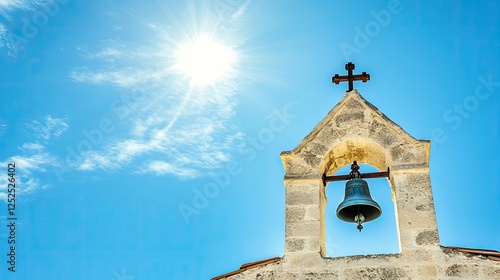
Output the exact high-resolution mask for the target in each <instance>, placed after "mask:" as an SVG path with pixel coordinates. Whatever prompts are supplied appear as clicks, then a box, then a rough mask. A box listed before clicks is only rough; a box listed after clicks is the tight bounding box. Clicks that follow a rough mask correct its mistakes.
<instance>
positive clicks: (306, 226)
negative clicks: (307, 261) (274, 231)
mask: <svg viewBox="0 0 500 280" xmlns="http://www.w3.org/2000/svg"><path fill="white" fill-rule="evenodd" d="M285 236H286V237H287V238H288V237H300V236H310V237H316V238H318V239H319V238H320V236H321V230H320V222H319V221H301V222H288V223H287V224H286V225H285Z"/></svg>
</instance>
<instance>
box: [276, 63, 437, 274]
mask: <svg viewBox="0 0 500 280" xmlns="http://www.w3.org/2000/svg"><path fill="white" fill-rule="evenodd" d="M346 69H347V70H348V71H349V75H348V76H339V75H335V76H334V77H333V78H332V81H333V82H334V83H338V82H342V81H347V82H349V90H348V91H347V92H346V93H345V95H344V97H343V98H342V99H341V101H340V102H339V103H338V104H337V105H336V106H335V107H334V108H333V109H332V110H331V111H330V112H329V113H328V115H327V116H326V117H325V118H324V119H323V120H322V121H321V122H320V123H319V124H318V125H317V126H316V127H315V128H314V129H313V130H312V132H311V133H309V135H307V137H305V138H304V139H303V140H302V141H301V142H300V144H299V145H298V146H297V147H296V148H295V149H293V150H292V151H286V152H282V153H281V160H282V162H283V165H284V168H285V177H284V183H285V196H286V197H285V204H286V206H285V257H284V260H285V264H286V263H288V264H289V265H290V267H293V266H294V265H298V263H301V264H302V265H303V264H304V263H305V264H306V265H312V266H314V265H316V264H318V261H319V260H320V259H322V258H324V257H325V256H326V250H325V248H326V246H325V245H326V244H325V223H326V221H325V206H326V204H327V197H326V196H325V187H326V184H327V183H326V182H325V181H324V178H322V177H324V176H330V175H331V174H334V173H335V172H336V171H337V170H338V169H340V168H341V167H343V166H345V165H350V164H352V163H353V162H355V161H356V162H358V163H363V164H370V165H372V166H374V167H376V168H377V169H379V170H380V171H385V170H388V169H390V173H389V172H387V176H388V177H389V182H390V185H391V189H392V197H393V201H394V209H395V214H396V217H395V218H396V224H397V231H398V238H399V245H400V250H401V254H402V255H408V256H410V255H412V254H414V253H415V252H417V251H419V250H422V249H424V248H425V249H431V248H434V249H435V250H439V246H437V245H439V238H438V233H437V224H436V215H435V210H434V203H433V198H432V190H431V183H430V177H429V152H430V141H427V140H417V139H415V138H413V137H412V136H411V135H409V134H408V133H406V132H405V131H404V130H403V129H402V128H401V127H399V126H398V125H397V124H395V123H394V122H392V121H391V120H390V119H389V118H387V117H386V116H385V115H384V114H383V113H382V112H380V111H379V110H378V109H377V108H376V107H375V106H373V105H372V104H370V103H369V102H368V101H366V100H365V99H364V98H363V97H362V96H361V95H360V94H359V93H358V92H357V91H356V90H354V89H352V81H354V80H362V81H363V82H365V81H367V80H369V79H370V76H369V75H368V74H366V73H365V72H363V74H361V75H353V74H352V70H354V64H352V63H348V64H347V65H346ZM375 207H376V206H375ZM354 216H356V215H353V218H354Z"/></svg>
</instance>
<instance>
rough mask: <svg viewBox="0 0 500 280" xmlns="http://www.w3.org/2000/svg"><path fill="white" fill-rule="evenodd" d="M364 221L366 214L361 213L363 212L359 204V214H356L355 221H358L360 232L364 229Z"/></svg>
mask: <svg viewBox="0 0 500 280" xmlns="http://www.w3.org/2000/svg"><path fill="white" fill-rule="evenodd" d="M364 221H365V216H363V214H361V212H360V211H359V206H358V215H356V216H354V222H356V223H358V226H357V227H356V228H357V229H358V230H359V232H361V230H362V229H363V226H362V225H361V224H362V223H363V222H364Z"/></svg>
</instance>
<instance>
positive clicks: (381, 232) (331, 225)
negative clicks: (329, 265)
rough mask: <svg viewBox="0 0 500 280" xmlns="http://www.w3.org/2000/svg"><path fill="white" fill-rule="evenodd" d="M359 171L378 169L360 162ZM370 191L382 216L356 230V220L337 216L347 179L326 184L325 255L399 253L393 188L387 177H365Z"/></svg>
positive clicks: (345, 171)
mask: <svg viewBox="0 0 500 280" xmlns="http://www.w3.org/2000/svg"><path fill="white" fill-rule="evenodd" d="M359 166H360V172H361V174H363V173H369V172H379V171H384V170H378V169H377V168H375V167H373V166H371V165H368V164H359ZM350 171H351V170H350V164H348V165H345V166H344V167H342V168H340V169H338V171H337V172H335V174H328V175H345V174H349V172H350ZM366 182H367V183H368V186H369V189H370V194H371V197H372V198H373V200H375V201H376V202H377V203H378V204H379V205H380V207H381V208H382V215H381V216H380V217H379V218H377V219H376V220H374V221H371V222H367V223H364V224H363V227H364V228H363V230H362V231H361V232H359V231H358V230H357V229H356V224H355V223H347V222H344V221H341V220H340V219H338V218H337V216H336V210H337V207H338V205H339V204H340V203H341V202H342V201H343V200H344V195H345V193H344V192H345V184H346V181H338V182H330V183H328V185H327V187H326V190H325V195H326V198H327V201H328V202H327V204H326V205H325V225H326V229H325V230H326V236H325V237H326V240H325V241H326V257H340V256H354V255H369V254H370V255H373V254H390V253H399V252H400V248H399V237H398V229H397V225H396V215H395V209H394V207H395V205H394V202H393V200H392V188H391V186H390V184H389V181H388V179H387V178H373V179H366Z"/></svg>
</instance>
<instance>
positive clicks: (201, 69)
mask: <svg viewBox="0 0 500 280" xmlns="http://www.w3.org/2000/svg"><path fill="white" fill-rule="evenodd" d="M175 58H176V64H175V69H177V71H179V72H180V73H181V74H183V75H186V76H187V77H188V78H189V79H190V80H191V84H192V85H194V86H206V85H211V84H214V83H215V82H217V81H219V80H221V79H223V78H227V77H228V76H230V75H231V74H233V72H234V69H233V65H234V63H235V62H236V60H237V59H236V53H235V52H234V51H233V50H232V49H231V48H230V47H228V46H225V45H224V44H222V43H220V42H218V41H215V40H214V39H212V38H210V37H209V36H207V35H200V36H198V37H197V38H195V39H193V40H191V41H189V42H187V43H185V44H183V45H181V46H180V47H179V49H177V51H176V52H175Z"/></svg>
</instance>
